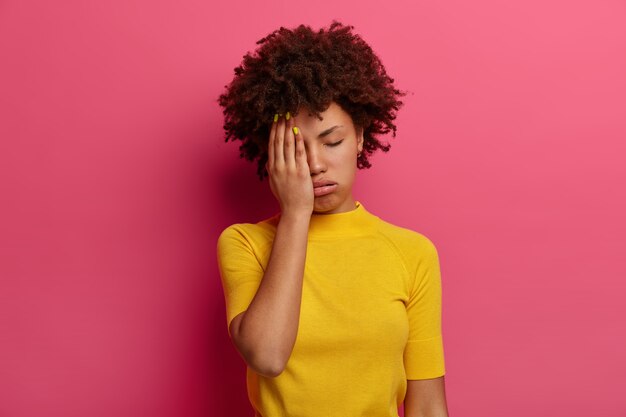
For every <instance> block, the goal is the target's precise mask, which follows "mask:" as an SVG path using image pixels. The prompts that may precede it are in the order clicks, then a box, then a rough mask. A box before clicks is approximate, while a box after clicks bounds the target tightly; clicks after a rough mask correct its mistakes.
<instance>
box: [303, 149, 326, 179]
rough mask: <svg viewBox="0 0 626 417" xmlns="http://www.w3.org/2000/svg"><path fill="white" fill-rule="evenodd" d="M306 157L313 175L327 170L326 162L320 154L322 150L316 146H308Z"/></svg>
mask: <svg viewBox="0 0 626 417" xmlns="http://www.w3.org/2000/svg"><path fill="white" fill-rule="evenodd" d="M306 157H307V162H308V164H309V171H310V172H311V176H312V177H314V176H316V175H317V174H319V173H322V172H325V171H326V163H325V162H324V160H323V158H322V156H321V155H320V151H319V150H318V149H316V148H315V146H309V147H308V149H307V150H306Z"/></svg>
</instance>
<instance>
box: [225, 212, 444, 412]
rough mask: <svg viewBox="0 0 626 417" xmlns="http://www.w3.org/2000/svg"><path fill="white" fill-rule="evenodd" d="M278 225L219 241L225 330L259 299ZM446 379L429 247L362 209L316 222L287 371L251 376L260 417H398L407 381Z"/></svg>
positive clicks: (236, 230)
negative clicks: (254, 299)
mask: <svg viewBox="0 0 626 417" xmlns="http://www.w3.org/2000/svg"><path fill="white" fill-rule="evenodd" d="M279 219H280V213H278V214H276V215H274V216H273V217H270V218H268V219H265V220H262V221H260V222H258V223H255V224H252V223H237V224H233V225H231V226H229V227H227V228H226V229H225V230H224V231H223V232H222V233H221V235H220V236H219V238H218V243H217V254H218V266H219V270H220V275H221V280H222V285H223V288H224V296H225V300H226V318H227V323H226V324H227V326H228V327H229V326H230V322H231V320H232V319H233V318H234V317H235V316H236V315H238V314H239V313H241V312H243V311H245V310H246V309H247V308H248V306H249V305H250V302H251V301H252V299H253V297H254V295H255V294H256V291H257V289H258V287H259V284H260V281H261V279H262V278H263V273H264V271H265V269H266V267H267V264H268V261H269V257H270V253H271V250H272V242H273V239H274V236H275V234H276V226H277V224H278V221H279ZM229 335H230V331H229ZM444 374H445V367H444V353H443V340H442V334H441V276H440V269H439V259H438V255H437V250H436V248H435V246H434V245H433V243H432V242H431V241H430V240H429V239H428V238H427V237H426V236H424V235H422V234H420V233H418V232H415V231H412V230H410V229H406V228H402V227H399V226H395V225H392V224H391V223H388V222H385V221H383V220H382V219H380V218H379V217H377V216H375V215H373V214H371V213H370V212H368V211H367V210H366V209H365V207H364V206H363V204H362V203H360V202H359V201H357V202H356V208H355V209H354V210H352V211H348V212H343V213H335V214H315V213H314V214H313V215H312V216H311V221H310V225H309V235H308V243H307V253H306V263H305V268H304V277H303V288H302V302H301V307H300V321H299V325H298V334H297V337H296V342H295V346H294V348H293V351H292V353H291V356H290V358H289V360H288V362H287V364H286V368H285V370H284V371H283V372H282V373H281V374H280V375H278V376H277V377H275V378H270V377H264V376H262V375H259V374H257V373H256V372H254V371H253V370H251V369H250V368H249V367H248V369H247V387H248V397H249V399H250V402H251V404H252V406H253V408H254V410H255V416H262V417H287V416H288V417H309V416H311V417H313V416H315V417H319V416H328V417H331V416H337V417H348V416H349V417H356V416H367V417H390V416H391V417H398V407H399V406H400V405H401V404H402V403H403V401H404V397H405V394H406V388H407V379H428V378H436V377H440V376H442V375H444Z"/></svg>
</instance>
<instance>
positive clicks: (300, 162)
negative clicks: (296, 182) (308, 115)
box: [292, 126, 309, 169]
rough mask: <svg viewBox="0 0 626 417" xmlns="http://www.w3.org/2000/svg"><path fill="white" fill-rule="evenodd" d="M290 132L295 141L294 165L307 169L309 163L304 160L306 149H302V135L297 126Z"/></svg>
mask: <svg viewBox="0 0 626 417" xmlns="http://www.w3.org/2000/svg"><path fill="white" fill-rule="evenodd" d="M292 132H294V135H295V141H296V165H297V166H306V167H307V169H308V167H309V163H308V162H307V159H306V149H305V148H304V139H303V138H302V133H300V131H299V130H298V127H297V126H296V127H294V128H293V129H292ZM296 132H297V134H296Z"/></svg>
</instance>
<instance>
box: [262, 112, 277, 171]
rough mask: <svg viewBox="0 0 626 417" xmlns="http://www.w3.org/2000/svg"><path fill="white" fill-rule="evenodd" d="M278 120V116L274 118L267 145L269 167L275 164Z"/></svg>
mask: <svg viewBox="0 0 626 417" xmlns="http://www.w3.org/2000/svg"><path fill="white" fill-rule="evenodd" d="M277 120H278V114H276V115H275V116H274V119H273V120H272V128H271V129H270V138H269V141H268V143H267V165H266V167H265V169H267V166H272V165H273V164H274V135H276V124H277Z"/></svg>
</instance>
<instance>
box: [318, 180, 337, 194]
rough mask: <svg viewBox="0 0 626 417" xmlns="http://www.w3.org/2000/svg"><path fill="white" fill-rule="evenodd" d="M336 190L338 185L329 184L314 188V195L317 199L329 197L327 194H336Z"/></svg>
mask: <svg viewBox="0 0 626 417" xmlns="http://www.w3.org/2000/svg"><path fill="white" fill-rule="evenodd" d="M336 189H337V184H333V183H328V184H324V185H319V186H316V187H313V193H314V194H315V197H321V196H323V195H327V194H330V193H332V192H334V191H335V190H336Z"/></svg>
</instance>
